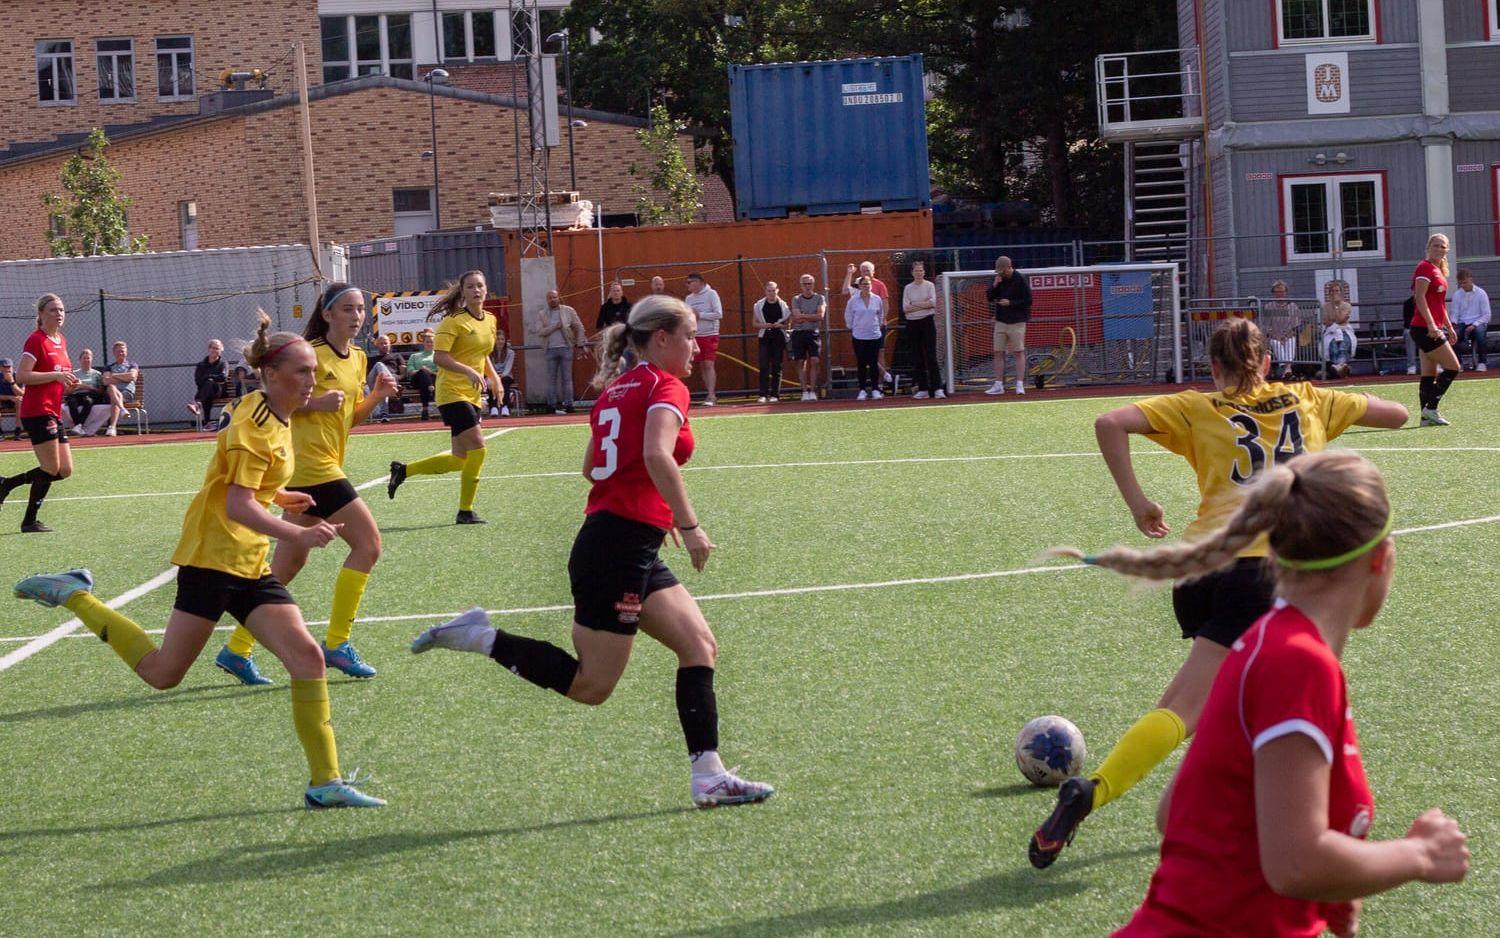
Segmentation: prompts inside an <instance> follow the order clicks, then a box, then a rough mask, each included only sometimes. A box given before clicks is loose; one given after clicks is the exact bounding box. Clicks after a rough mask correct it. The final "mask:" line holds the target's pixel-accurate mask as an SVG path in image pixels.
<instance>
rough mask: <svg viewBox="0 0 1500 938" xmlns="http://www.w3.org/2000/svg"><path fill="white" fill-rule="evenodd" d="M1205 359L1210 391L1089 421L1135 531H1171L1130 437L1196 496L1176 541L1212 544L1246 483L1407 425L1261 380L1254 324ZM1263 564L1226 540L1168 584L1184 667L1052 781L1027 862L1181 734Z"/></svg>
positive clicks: (1240, 325) (1054, 846)
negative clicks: (1216, 555) (1145, 709)
mask: <svg viewBox="0 0 1500 938" xmlns="http://www.w3.org/2000/svg"><path fill="white" fill-rule="evenodd" d="M1209 360H1210V366H1211V368H1212V371H1213V379H1214V385H1215V390H1214V391H1213V392H1210V393H1204V392H1202V391H1196V390H1190V391H1181V392H1178V393H1176V394H1167V395H1163V396H1160V397H1151V398H1147V399H1146V400H1143V401H1139V402H1137V403H1135V404H1127V405H1125V406H1124V407H1120V408H1116V409H1115V410H1112V411H1110V412H1109V413H1107V414H1104V415H1103V416H1102V417H1100V418H1099V419H1098V420H1097V421H1095V423H1094V432H1095V435H1096V436H1097V437H1098V440H1099V450H1100V452H1101V453H1102V454H1103V456H1104V462H1105V464H1106V465H1108V466H1109V471H1110V474H1111V475H1113V476H1114V480H1115V485H1116V486H1118V487H1119V490H1120V494H1121V495H1122V496H1123V497H1124V499H1125V504H1126V505H1127V506H1128V507H1129V508H1130V513H1131V514H1132V515H1134V516H1135V524H1136V527H1138V528H1140V530H1141V533H1142V534H1145V535H1146V536H1147V537H1151V538H1159V537H1165V536H1166V535H1167V534H1168V532H1169V531H1170V530H1171V529H1170V528H1169V527H1167V523H1166V520H1165V518H1164V517H1163V513H1162V507H1161V506H1160V505H1158V504H1157V503H1156V502H1153V501H1151V500H1150V499H1149V498H1147V497H1146V493H1145V492H1143V491H1142V490H1141V486H1140V483H1139V482H1138V481H1137V480H1136V476H1135V469H1134V467H1133V466H1132V465H1131V459H1130V435H1131V434H1133V433H1134V434H1142V435H1144V436H1146V437H1147V438H1148V439H1150V440H1152V441H1153V442H1155V443H1158V444H1160V445H1161V446H1164V447H1166V448H1167V449H1169V450H1171V451H1172V452H1174V453H1177V454H1178V455H1180V456H1182V457H1183V458H1185V459H1186V460H1187V461H1188V464H1189V465H1190V466H1192V467H1193V470H1194V471H1195V472H1196V473H1197V476H1198V492H1199V496H1200V498H1201V501H1200V503H1199V505H1198V517H1197V518H1196V519H1195V520H1194V521H1193V523H1192V524H1190V525H1188V527H1187V532H1186V535H1185V537H1186V539H1187V540H1188V541H1189V542H1199V541H1207V542H1211V543H1219V542H1220V541H1221V539H1220V538H1218V537H1217V535H1218V534H1219V532H1221V531H1222V529H1223V528H1224V525H1225V524H1227V523H1228V521H1229V519H1230V517H1231V516H1233V515H1234V513H1235V511H1236V510H1237V509H1238V508H1239V507H1240V505H1241V504H1242V503H1243V502H1244V500H1245V493H1246V492H1247V491H1248V486H1249V485H1250V484H1251V483H1252V482H1254V481H1255V480H1256V479H1257V478H1258V477H1259V476H1261V475H1263V474H1264V473H1265V472H1266V471H1267V470H1269V469H1272V468H1274V467H1276V466H1277V465H1279V464H1281V463H1284V462H1286V461H1288V460H1290V459H1292V458H1293V457H1294V456H1297V455H1299V454H1301V453H1303V452H1304V451H1312V452H1316V451H1318V450H1321V449H1323V448H1324V446H1325V445H1326V444H1327V442H1328V441H1329V440H1331V439H1333V438H1335V437H1337V436H1338V435H1339V434H1341V433H1343V432H1344V431H1345V430H1346V429H1348V428H1349V427H1350V426H1353V425H1355V424H1358V425H1359V426H1365V427H1383V428H1386V429H1395V428H1397V427H1400V426H1401V425H1402V424H1403V423H1405V422H1406V417H1407V413H1406V408H1405V407H1403V406H1402V405H1400V404H1397V403H1395V402H1392V401H1383V400H1380V399H1379V398H1377V397H1374V396H1367V395H1364V394H1350V393H1347V392H1344V391H1335V390H1330V389H1328V388H1319V387H1314V386H1313V385H1312V384H1310V383H1307V382H1297V383H1282V382H1279V381H1276V382H1267V381H1266V377H1265V376H1266V372H1267V371H1268V370H1269V369H1270V367H1271V356H1270V355H1269V354H1267V352H1266V344H1265V339H1264V338H1263V337H1262V335H1261V332H1260V329H1258V328H1256V326H1255V324H1254V323H1252V322H1250V321H1249V320H1246V319H1231V320H1229V321H1228V322H1226V323H1225V324H1224V325H1222V326H1220V327H1219V328H1218V329H1217V330H1216V331H1215V332H1214V334H1213V336H1212V337H1211V338H1210V339H1209ZM1265 557H1266V539H1265V538H1264V537H1260V538H1255V539H1252V540H1250V541H1248V542H1247V543H1244V544H1236V545H1235V547H1234V552H1233V555H1231V556H1227V557H1224V558H1222V561H1223V562H1222V563H1217V564H1215V565H1214V569H1215V572H1213V573H1211V574H1209V575H1207V576H1203V577H1199V578H1195V579H1191V580H1187V581H1183V582H1178V583H1177V584H1176V585H1175V586H1174V587H1173V588H1172V610H1173V612H1174V613H1175V614H1176V617H1177V624H1178V625H1180V626H1181V627H1182V637H1183V638H1187V639H1192V646H1191V648H1190V649H1189V651H1188V656H1187V660H1185V661H1184V662H1183V663H1182V667H1181V668H1179V669H1178V671H1177V675H1176V676H1175V677H1173V678H1172V681H1171V683H1169V684H1168V685H1167V689H1166V691H1165V692H1163V694H1162V696H1161V700H1160V701H1159V702H1158V703H1157V705H1156V709H1155V710H1152V711H1151V712H1149V713H1147V714H1146V715H1144V716H1142V717H1141V718H1140V719H1139V720H1137V721H1136V722H1135V724H1134V725H1133V726H1131V727H1130V729H1128V730H1126V731H1125V735H1124V736H1122V737H1121V738H1120V741H1119V742H1118V743H1116V744H1115V748H1114V749H1113V750H1111V751H1110V753H1109V755H1107V756H1105V758H1104V761H1103V762H1102V763H1101V764H1100V766H1099V768H1098V769H1097V770H1096V771H1095V772H1093V773H1092V774H1090V775H1089V776H1087V777H1075V778H1070V779H1068V780H1067V781H1066V782H1064V783H1063V784H1062V787H1061V788H1060V789H1059V790H1058V795H1057V806H1056V807H1055V808H1054V809H1053V811H1052V815H1051V817H1049V818H1047V820H1046V822H1045V823H1044V824H1042V826H1041V827H1040V828H1038V829H1037V831H1036V833H1035V834H1034V835H1032V838H1031V845H1030V848H1029V850H1028V854H1029V856H1030V859H1031V865H1032V866H1035V867H1036V868H1037V869H1044V868H1046V867H1048V866H1051V865H1052V862H1053V861H1054V860H1056V859H1057V855H1058V854H1059V853H1061V852H1062V849H1063V847H1065V846H1067V845H1068V844H1069V843H1071V842H1072V840H1073V835H1074V833H1076V832H1077V830H1078V825H1079V824H1080V823H1081V822H1082V821H1083V819H1084V818H1086V817H1088V815H1089V813H1090V812H1091V811H1094V810H1097V809H1098V808H1101V807H1103V806H1104V805H1106V804H1108V803H1109V802H1111V801H1113V800H1114V799H1116V798H1118V797H1120V796H1121V795H1123V794H1124V793H1125V792H1126V791H1129V790H1130V788H1131V787H1132V786H1133V785H1135V784H1136V783H1137V782H1139V781H1140V780H1141V779H1142V778H1145V777H1146V774H1147V773H1148V772H1150V771H1151V770H1152V769H1153V768H1155V767H1156V765H1157V764H1158V763H1160V762H1161V761H1162V760H1163V759H1165V758H1166V757H1167V756H1168V755H1170V754H1171V752H1172V750H1174V749H1176V748H1177V746H1178V745H1179V744H1181V743H1182V741H1183V740H1184V739H1186V738H1187V737H1188V736H1190V735H1192V733H1193V728H1194V727H1195V726H1196V725H1197V723H1198V715H1199V713H1200V712H1201V711H1202V709H1203V702H1204V700H1205V699H1206V698H1207V697H1208V689H1209V687H1210V686H1211V685H1212V684H1213V680H1214V675H1215V674H1216V673H1218V670H1219V665H1220V664H1221V663H1223V661H1224V657H1225V656H1226V655H1227V654H1229V649H1230V648H1231V647H1232V646H1233V645H1234V643H1235V640H1236V639H1238V638H1239V637H1240V635H1241V634H1242V633H1243V632H1244V631H1245V630H1246V629H1247V628H1249V627H1250V624H1251V623H1252V622H1254V621H1255V620H1256V619H1257V618H1258V617H1259V616H1260V615H1261V614H1263V613H1264V612H1265V611H1266V610H1267V609H1269V608H1270V606H1271V600H1272V594H1273V592H1274V586H1275V584H1274V583H1273V582H1272V580H1271V579H1270V578H1269V577H1268V576H1266V574H1265ZM1221 566H1222V567H1223V568H1224V569H1222V570H1220V569H1218V567H1221ZM1166 578H1168V577H1163V578H1162V579H1166Z"/></svg>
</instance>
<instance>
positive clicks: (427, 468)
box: [406, 450, 483, 476]
mask: <svg viewBox="0 0 1500 938" xmlns="http://www.w3.org/2000/svg"><path fill="white" fill-rule="evenodd" d="M480 452H483V450H480ZM469 455H473V454H472V453H471V454H469ZM467 461H468V460H466V459H464V457H462V456H455V455H453V454H452V453H439V454H438V455H436V456H428V457H426V458H425V459H419V460H417V461H416V462H409V463H407V464H406V474H407V475H409V476H440V475H443V474H444V473H448V472H457V471H458V470H460V469H462V468H463V467H464V463H465V462H467Z"/></svg>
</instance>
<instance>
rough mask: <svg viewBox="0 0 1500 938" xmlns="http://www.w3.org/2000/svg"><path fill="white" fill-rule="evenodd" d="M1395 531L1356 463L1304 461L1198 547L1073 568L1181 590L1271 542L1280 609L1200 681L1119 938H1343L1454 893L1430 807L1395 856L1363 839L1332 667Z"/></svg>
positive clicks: (1348, 459)
mask: <svg viewBox="0 0 1500 938" xmlns="http://www.w3.org/2000/svg"><path fill="white" fill-rule="evenodd" d="M1373 404H1374V402H1372V406H1373ZM1391 520H1392V516H1391V507H1390V500H1389V499H1388V498H1387V496H1386V489H1385V483H1384V481H1383V480H1382V479H1381V477H1380V473H1379V472H1378V471H1377V470H1376V469H1375V467H1374V466H1372V465H1371V464H1370V463H1368V462H1366V461H1365V460H1364V459H1362V458H1360V457H1359V456H1356V455H1354V454H1353V453H1338V452H1331V453H1314V454H1310V455H1308V456H1305V457H1303V458H1302V459H1298V460H1297V461H1295V462H1292V463H1289V464H1286V465H1278V466H1275V467H1270V468H1268V469H1267V471H1265V472H1263V473H1261V474H1260V480H1259V482H1258V483H1257V484H1256V485H1254V486H1252V487H1251V488H1250V489H1249V491H1248V493H1247V494H1246V495H1245V497H1244V498H1243V499H1242V500H1241V501H1240V504H1239V506H1238V508H1237V509H1236V510H1235V511H1234V513H1233V514H1232V515H1231V517H1229V518H1228V519H1227V520H1226V521H1225V522H1224V524H1223V525H1222V526H1220V527H1219V528H1218V529H1217V530H1216V531H1214V532H1213V533H1211V534H1209V535H1207V536H1206V537H1204V538H1202V539H1199V540H1196V541H1190V542H1186V543H1181V544H1174V545H1171V546H1169V547H1161V548H1157V549H1154V550H1145V551H1141V550H1131V549H1129V548H1122V547H1117V548H1114V549H1113V550H1108V551H1105V552H1104V553H1103V554H1100V555H1099V556H1098V557H1093V558H1086V559H1087V560H1088V562H1090V563H1093V564H1096V565H1098V566H1101V567H1107V568H1109V569H1111V570H1115V571H1117V572H1119V573H1123V574H1127V575H1129V576H1137V577H1145V578H1147V579H1151V580H1165V579H1179V580H1180V579H1183V578H1190V577H1194V576H1201V575H1204V574H1208V575H1213V571H1219V572H1220V573H1223V572H1224V571H1225V570H1226V569H1229V568H1231V567H1232V565H1234V564H1236V563H1237V561H1236V560H1235V557H1237V556H1239V555H1240V554H1241V553H1242V552H1243V551H1244V550H1245V549H1246V548H1247V547H1249V546H1250V545H1251V544H1253V543H1256V542H1260V541H1265V540H1266V535H1267V534H1269V542H1270V557H1271V559H1272V560H1273V561H1275V579H1276V592H1277V595H1278V597H1279V598H1278V599H1277V601H1276V605H1275V606H1274V608H1273V609H1272V611H1271V612H1270V614H1268V615H1265V616H1263V617H1261V618H1260V619H1259V620H1258V621H1257V622H1256V623H1255V624H1254V625H1252V626H1251V627H1250V630H1249V631H1248V632H1246V633H1245V634H1244V635H1243V636H1241V637H1240V638H1239V639H1238V640H1237V641H1235V642H1234V647H1233V649H1232V650H1231V651H1230V652H1229V653H1228V655H1227V657H1226V659H1225V661H1224V666H1223V667H1222V668H1220V669H1219V672H1218V675H1217V677H1215V678H1214V680H1213V687H1212V690H1210V691H1209V693H1208V699H1207V701H1206V703H1205V704H1204V705H1203V715H1202V719H1201V721H1200V727H1201V729H1202V732H1200V733H1199V734H1198V736H1197V738H1196V739H1194V740H1193V744H1192V745H1191V746H1189V747H1188V751H1187V756H1186V757H1185V758H1184V759H1183V760H1182V766H1181V768H1179V769H1178V770H1177V775H1176V777H1175V778H1174V779H1173V781H1172V782H1171V783H1170V784H1169V785H1167V787H1166V790H1165V791H1163V792H1162V797H1161V804H1160V806H1159V807H1158V809H1157V824H1158V826H1160V827H1161V828H1162V833H1163V839H1162V847H1161V863H1160V865H1159V866H1158V867H1157V868H1156V873H1155V875H1154V876H1152V878H1151V886H1150V889H1149V890H1148V891H1147V893H1146V899H1145V901H1144V902H1143V903H1142V904H1141V906H1140V908H1139V909H1137V910H1136V913H1135V916H1134V917H1133V918H1132V919H1131V920H1130V922H1129V924H1127V925H1126V926H1125V927H1124V928H1122V929H1120V930H1119V931H1117V932H1115V935H1116V936H1147V935H1166V934H1171V935H1183V936H1187V935H1204V936H1210V935H1213V936H1217V935H1267V936H1271V935H1278V936H1293V935H1308V936H1311V935H1320V934H1322V933H1323V931H1324V929H1325V928H1327V929H1329V930H1331V931H1332V932H1333V933H1334V934H1335V935H1339V936H1345V938H1347V936H1352V935H1354V934H1355V932H1356V931H1357V930H1358V927H1359V911H1360V903H1361V900H1362V897H1364V896H1369V895H1373V894H1374V893H1377V892H1384V891H1385V890H1387V889H1393V888H1395V887H1396V886H1400V885H1401V884H1403V883H1409V882H1412V881H1415V880H1420V881H1422V882H1428V883H1451V882H1457V881H1459V880H1461V879H1463V877H1464V873H1465V872H1466V871H1467V869H1468V865H1469V851H1468V848H1467V847H1466V846H1465V838H1464V835H1463V834H1462V833H1461V832H1460V831H1459V829H1458V824H1457V823H1456V822H1455V821H1454V820H1453V819H1451V818H1449V817H1447V816H1445V815H1444V814H1443V812H1442V811H1440V810H1438V809H1437V808H1433V809H1431V810H1429V811H1427V812H1426V813H1425V814H1423V815H1421V816H1420V817H1418V818H1417V819H1416V820H1415V821H1414V822H1412V825H1411V827H1410V828H1409V829H1408V831H1407V833H1406V836H1405V837H1403V838H1401V839H1399V840H1387V841H1381V842H1377V843H1368V842H1366V840H1365V836H1366V835H1367V834H1368V833H1369V830H1370V824H1371V821H1372V820H1373V818H1374V811H1375V801H1374V798H1373V797H1372V796H1371V793H1370V786H1369V783H1368V782H1367V781H1366V778H1365V770H1364V764H1363V762H1362V760H1361V758H1360V752H1359V739H1358V737H1357V735H1356V733H1355V729H1354V717H1353V711H1352V710H1351V709H1350V705H1349V693H1348V687H1347V684H1346V682H1345V677H1344V672H1343V668H1342V666H1341V664H1340V662H1339V659H1340V658H1341V657H1342V656H1343V652H1344V645H1345V643H1346V642H1347V641H1348V640H1349V637H1350V635H1351V634H1352V633H1353V632H1355V631H1356V630H1358V629H1362V628H1365V627H1366V626H1368V625H1370V623H1371V622H1373V621H1374V619H1375V616H1376V615H1377V614H1378V613H1379V612H1380V608H1381V606H1382V605H1383V604H1384V603H1385V598H1386V595H1387V594H1388V593H1389V591H1390V587H1391V578H1392V574H1393V573H1394V571H1395V563H1396V548H1395V544H1394V543H1393V542H1392V541H1391V537H1390V535H1391Z"/></svg>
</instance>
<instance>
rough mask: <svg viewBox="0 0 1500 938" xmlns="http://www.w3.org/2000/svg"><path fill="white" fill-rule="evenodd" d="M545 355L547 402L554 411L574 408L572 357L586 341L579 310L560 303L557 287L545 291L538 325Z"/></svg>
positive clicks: (562, 411) (566, 411)
mask: <svg viewBox="0 0 1500 938" xmlns="http://www.w3.org/2000/svg"><path fill="white" fill-rule="evenodd" d="M537 335H539V336H541V337H542V345H543V346H544V347H545V348H546V350H547V351H546V355H547V406H548V407H551V408H552V412H553V413H554V414H571V413H572V412H573V359H574V358H575V357H576V356H577V354H578V350H579V349H581V348H583V347H584V346H586V345H587V344H588V336H587V335H585V334H584V331H583V321H582V320H581V319H579V318H578V311H577V310H575V309H574V308H573V307H571V306H568V305H566V304H564V303H563V301H562V295H561V294H559V293H558V292H557V291H556V290H548V291H547V308H546V309H544V310H542V318H541V321H540V322H539V323H538V326H537Z"/></svg>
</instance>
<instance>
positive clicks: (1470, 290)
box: [1448, 267, 1490, 371]
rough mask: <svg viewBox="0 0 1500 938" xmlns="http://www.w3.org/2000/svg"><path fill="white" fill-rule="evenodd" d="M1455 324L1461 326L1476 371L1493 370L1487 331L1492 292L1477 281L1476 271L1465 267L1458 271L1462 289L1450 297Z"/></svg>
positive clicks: (1460, 335) (1461, 338) (1460, 339)
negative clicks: (1477, 284)
mask: <svg viewBox="0 0 1500 938" xmlns="http://www.w3.org/2000/svg"><path fill="white" fill-rule="evenodd" d="M1448 312H1449V313H1450V314H1452V317H1453V327H1454V328H1455V329H1457V330H1458V342H1459V346H1460V348H1462V347H1463V346H1464V345H1465V344H1467V345H1468V346H1469V348H1470V350H1471V351H1470V354H1471V356H1472V357H1471V359H1470V361H1472V362H1473V367H1474V370H1475V371H1488V370H1489V363H1488V359H1489V357H1490V356H1489V349H1488V348H1486V347H1485V341H1484V333H1485V330H1486V329H1488V328H1489V327H1490V295H1489V294H1488V293H1486V292H1484V289H1483V288H1482V287H1477V286H1475V285H1474V272H1473V271H1472V270H1470V269H1469V268H1467V267H1464V268H1462V269H1460V270H1459V272H1458V289H1457V290H1455V291H1453V293H1452V294H1451V295H1450V297H1449V300H1448Z"/></svg>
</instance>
